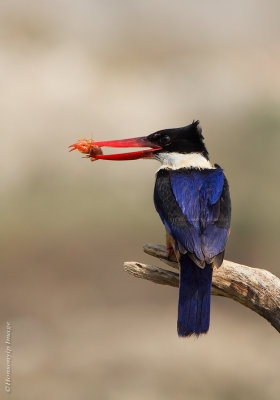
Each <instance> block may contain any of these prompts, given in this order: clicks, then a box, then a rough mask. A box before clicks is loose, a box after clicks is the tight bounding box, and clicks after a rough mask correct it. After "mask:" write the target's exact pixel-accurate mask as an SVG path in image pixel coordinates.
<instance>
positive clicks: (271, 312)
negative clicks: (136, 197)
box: [124, 244, 280, 332]
mask: <svg viewBox="0 0 280 400" xmlns="http://www.w3.org/2000/svg"><path fill="white" fill-rule="evenodd" d="M144 252H145V253H147V254H149V255H151V256H153V257H156V258H159V259H160V260H162V261H163V262H165V263H166V264H168V265H169V266H171V267H173V268H176V269H177V270H178V268H179V267H178V264H177V261H176V259H173V260H171V261H170V260H169V259H168V253H167V249H166V247H165V246H162V245H155V244H146V245H144ZM124 270H125V271H126V272H128V273H130V274H131V275H133V276H135V277H137V278H142V279H147V280H150V281H152V282H155V283H159V284H162V285H169V286H174V287H178V286H179V272H178V271H171V270H170V269H169V270H167V269H164V268H160V267H155V266H152V265H147V264H142V263H138V262H132V261H131V262H126V263H124ZM212 294H213V295H215V296H224V297H228V298H230V299H233V300H235V301H237V302H239V303H240V304H243V305H244V306H245V307H248V308H250V309H251V310H253V311H255V312H257V313H258V314H259V315H261V316H262V317H264V318H265V319H267V321H269V322H270V323H271V325H272V326H274V328H275V329H276V330H277V331H278V332H280V279H279V278H277V277H276V276H275V275H273V274H272V273H271V272H268V271H266V270H264V269H259V268H252V267H247V266H246V265H241V264H236V263H234V262H231V261H227V260H224V262H223V265H222V266H221V267H220V268H219V269H214V271H213V282H212Z"/></svg>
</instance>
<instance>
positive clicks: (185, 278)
mask: <svg viewBox="0 0 280 400" xmlns="http://www.w3.org/2000/svg"><path fill="white" fill-rule="evenodd" d="M105 146H107V147H142V148H146V147H149V149H145V150H140V151H136V152H130V153H122V154H110V155H105V154H103V152H102V150H101V147H105ZM70 148H71V150H70V151H72V150H75V149H77V150H79V151H80V152H82V153H84V154H87V156H88V157H89V158H90V159H91V160H92V161H95V160H102V159H103V160H115V161H117V160H119V161H120V160H137V159H140V158H150V159H155V160H158V161H159V162H160V163H161V166H160V167H159V169H158V170H157V172H156V179H155V188H154V204H155V208H156V210H157V212H158V214H159V216H160V218H161V220H162V222H163V224H164V226H165V230H166V245H167V249H168V254H169V257H171V256H173V255H174V254H175V256H176V258H177V261H178V264H179V266H180V286H179V302H178V321H177V331H178V335H179V336H180V337H188V336H191V335H196V336H199V335H201V334H204V333H207V332H208V330H209V324H210V299H211V286H212V274H213V268H219V267H220V266H221V265H222V262H223V259H224V253H225V247H226V243H227V239H228V236H229V232H230V219H231V200H230V193H229V185H228V181H227V179H226V177H225V174H224V171H223V169H222V168H221V167H220V166H219V165H218V164H212V163H211V162H210V160H209V154H208V151H207V149H206V147H205V143H204V137H203V135H202V129H201V127H200V125H199V121H193V122H192V123H191V124H190V125H187V126H184V127H180V128H173V129H163V130H160V131H157V132H155V133H152V134H150V135H148V136H144V137H137V138H133V139H124V140H113V141H103V142H94V141H92V140H87V139H84V140H82V141H80V142H77V143H75V144H74V145H71V146H70Z"/></svg>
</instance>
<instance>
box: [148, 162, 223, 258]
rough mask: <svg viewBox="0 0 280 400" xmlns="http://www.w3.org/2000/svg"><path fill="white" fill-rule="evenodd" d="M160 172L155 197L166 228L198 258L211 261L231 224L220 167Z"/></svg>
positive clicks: (221, 247) (220, 249) (218, 250)
mask: <svg viewBox="0 0 280 400" xmlns="http://www.w3.org/2000/svg"><path fill="white" fill-rule="evenodd" d="M162 171H164V172H162ZM160 172H162V173H161V174H160V175H159V176H158V178H159V179H157V181H158V182H156V187H155V196H154V199H155V205H156V208H157V211H158V212H159V214H160V216H161V219H162V221H163V223H164V225H165V227H166V229H167V230H168V232H169V233H170V234H171V235H172V236H173V238H174V239H175V240H176V241H177V243H180V245H181V246H183V247H184V248H185V249H186V250H187V251H188V252H189V253H193V254H194V256H195V258H197V259H198V261H199V260H200V261H202V262H204V261H206V262H207V263H211V262H212V261H213V259H214V258H215V257H216V256H217V255H219V254H220V253H222V252H223V251H224V249H225V245H226V241H227V238H228V232H229V226H230V197H229V190H228V184H227V181H226V178H225V176H224V173H223V170H222V169H221V168H217V169H208V170H187V169H181V170H177V171H170V170H168V171H167V170H161V171H160Z"/></svg>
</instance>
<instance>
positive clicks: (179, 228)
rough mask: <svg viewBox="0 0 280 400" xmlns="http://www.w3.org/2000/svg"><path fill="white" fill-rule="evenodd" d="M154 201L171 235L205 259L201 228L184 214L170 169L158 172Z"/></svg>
mask: <svg viewBox="0 0 280 400" xmlns="http://www.w3.org/2000/svg"><path fill="white" fill-rule="evenodd" d="M154 203H155V207H156V210H157V212H158V213H159V215H160V217H161V219H162V222H163V223H164V225H165V228H166V229H167V231H168V232H169V233H170V235H171V236H172V237H173V238H174V239H175V240H176V241H177V242H179V243H181V245H182V246H183V247H184V248H185V249H187V250H188V251H190V252H192V253H195V254H196V255H198V258H199V259H201V260H203V259H204V257H203V253H202V251H201V239H200V230H199V229H197V227H195V226H193V225H192V224H191V223H190V222H189V221H188V220H187V218H186V217H185V215H184V214H183V212H182V210H181V208H180V206H179V204H178V202H177V201H176V198H175V196H174V193H173V191H172V187H171V181H170V171H169V170H165V169H162V170H160V171H159V172H158V173H157V179H156V183H155V190H154Z"/></svg>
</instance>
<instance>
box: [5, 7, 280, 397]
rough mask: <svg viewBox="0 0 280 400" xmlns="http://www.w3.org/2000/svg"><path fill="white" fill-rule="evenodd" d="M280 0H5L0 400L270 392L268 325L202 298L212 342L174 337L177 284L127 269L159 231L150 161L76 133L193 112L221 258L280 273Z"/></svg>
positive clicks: (173, 120) (110, 133)
mask: <svg viewBox="0 0 280 400" xmlns="http://www.w3.org/2000/svg"><path fill="white" fill-rule="evenodd" d="M279 13H280V5H279V2H278V1H273V0H271V1H268V2H264V1H261V0H254V1H252V0H242V1H241V0H235V1H233V0H232V1H211V2H210V1H184V2H183V1H177V0H176V1H164V0H162V1H159V0H149V1H146V0H142V1H124V0H118V1H112V0H111V1H94V0H80V1H77V0H67V1H66V0H52V1H44V2H42V1H35V0H27V1H21V0H9V1H1V3H0V71H1V74H0V90H1V96H0V107H1V114H0V129H1V130H0V131H1V147H0V151H1V156H0V167H1V171H2V181H1V182H2V183H1V227H2V229H1V279H0V300H1V320H0V354H1V356H0V397H1V399H2V398H4V397H5V396H8V395H7V394H6V393H5V389H4V379H5V353H4V335H5V326H6V321H10V322H11V323H12V325H13V339H12V340H13V355H12V356H13V359H12V390H13V392H12V395H11V398H13V399H19V400H24V399H28V400H33V399H34V400H37V399H41V400H45V399H62V400H64V399H67V400H76V399H81V400H83V399H85V400H87V399H98V400H103V399H104V400H126V399H129V400H130V399H133V400H140V399H141V400H142V399H155V400H158V399H160V400H166V399H171V398H172V399H175V400H181V399H191V400H212V399H213V400H214V399H215V400H223V399H226V400H235V399H236V400H237V399H238V400H240V399H246V400H250V399H254V400H263V399H266V400H274V399H275V400H276V399H279V397H280V380H279V379H280V377H279V359H280V348H279V334H278V333H277V332H276V331H275V330H274V328H272V327H271V326H270V325H269V324H268V323H267V322H266V321H265V320H263V319H262V318H260V317H259V316H257V315H255V314H254V313H253V312H251V311H249V310H247V309H245V308H243V307H241V306H240V305H237V304H235V303H233V302H232V301H230V300H226V299H222V298H221V299H218V298H213V299H212V314H211V321H212V323H211V329H210V332H209V334H208V335H207V336H205V337H203V338H200V339H199V340H196V339H189V340H180V339H178V338H177V335H176V317H177V290H176V289H172V288H168V287H158V286H156V285H153V284H152V283H149V282H145V281H141V280H139V281H138V280H136V279H133V278H131V277H130V276H128V275H126V274H125V273H124V272H123V271H122V263H123V261H125V260H138V261H144V262H145V261H146V262H152V261H153V260H151V258H149V257H148V256H146V255H144V254H143V253H142V250H141V247H142V244H143V243H146V242H154V243H160V242H163V240H164V234H163V229H162V225H161V222H160V220H159V217H158V215H157V214H156V212H155V210H154V206H153V200H152V192H153V184H154V172H155V169H156V168H157V164H156V162H154V161H149V162H147V161H133V162H129V163H109V162H107V163H106V162H98V163H94V164H91V163H90V162H89V161H87V160H84V159H81V157H80V155H79V154H75V153H71V154H69V153H68V152H67V146H68V145H70V144H72V143H73V142H75V141H76V140H77V139H78V138H80V137H93V138H94V139H98V140H102V139H111V138H113V139H114V138H124V137H133V136H142V135H145V134H149V133H152V132H154V131H156V130H159V129H162V128H170V127H176V126H182V125H186V124H189V123H190V122H191V121H192V120H193V119H200V121H201V125H202V127H203V132H204V136H205V138H206V143H207V147H208V149H209V152H210V155H211V159H212V161H214V162H218V163H219V164H221V165H222V166H223V167H224V169H225V171H226V174H227V176H228V179H229V181H230V187H231V194H232V202H233V221H232V234H231V237H230V241H229V244H228V249H227V254H226V257H227V258H228V259H231V260H233V261H237V262H241V263H244V264H248V265H252V266H258V267H265V268H267V269H269V270H270V271H272V272H274V273H276V274H278V275H279V274H280V271H279V260H278V247H279V226H280V214H279V197H280V190H279V146H280V138H279V128H280V116H279V105H280V97H279V91H280V74H279V70H280V52H279V34H280V25H279Z"/></svg>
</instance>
